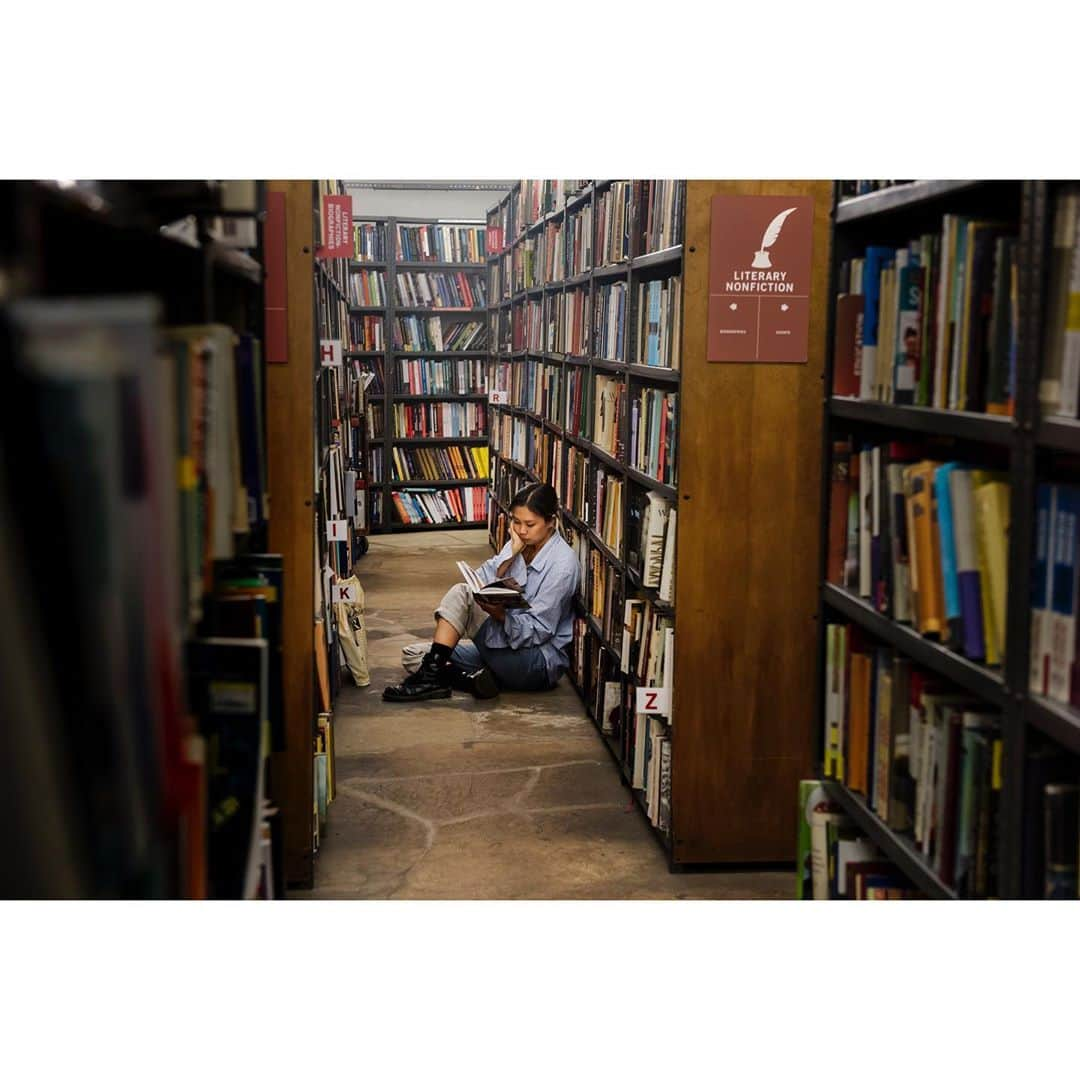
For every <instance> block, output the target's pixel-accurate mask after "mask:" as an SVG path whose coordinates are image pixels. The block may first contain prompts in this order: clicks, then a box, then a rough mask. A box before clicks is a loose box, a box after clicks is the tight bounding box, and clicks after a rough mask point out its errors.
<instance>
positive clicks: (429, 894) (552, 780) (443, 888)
mask: <svg viewBox="0 0 1080 1080" xmlns="http://www.w3.org/2000/svg"><path fill="white" fill-rule="evenodd" d="M489 554H490V549H489V548H488V546H487V542H486V535H485V534H484V533H483V532H477V531H475V530H473V531H465V530H462V531H454V530H450V531H446V532H427V533H408V534H399V535H392V536H375V537H372V538H371V546H370V550H369V552H368V554H367V555H366V556H365V558H364V560H363V563H362V566H361V573H360V577H361V580H362V583H363V586H364V589H365V597H366V607H367V636H368V664H369V669H370V673H371V684H370V686H368V687H365V688H362V689H361V688H358V687H353V686H351V685H350V686H346V687H345V688H343V689H342V690H341V692H340V695H339V697H338V699H337V703H336V707H335V722H336V724H337V734H336V738H337V762H336V764H337V797H336V799H335V802H334V806H333V812H332V813H331V814H329V815H328V819H327V832H326V834H325V835H324V836H323V838H322V843H321V847H320V850H319V857H318V859H317V860H316V861H315V888H314V890H310V891H308V890H297V891H295V892H292V893H290V896H291V897H294V898H296V899H395V900H404V899H429V900H436V899H507V900H508V899H608V900H611V899H674V898H703V899H707V898H712V899H751V898H752V899H787V898H790V897H791V896H792V894H793V891H794V886H793V881H792V877H793V875H792V874H791V873H786V872H772V871H770V872H759V871H755V872H741V873H740V872H726V873H687V874H670V873H669V872H668V866H667V860H666V858H665V856H664V852H663V851H662V850H661V848H660V846H659V844H657V842H656V840H655V838H654V836H653V835H652V830H651V829H650V827H649V825H648V823H647V822H646V821H645V819H644V817H643V815H642V814H640V813H639V812H638V811H637V809H636V808H635V807H634V806H633V805H632V801H631V797H630V789H629V788H627V787H625V786H624V785H623V783H622V780H621V778H620V775H619V772H618V770H617V769H616V768H615V766H614V764H613V762H612V759H611V757H610V755H609V754H608V752H607V750H606V748H605V747H604V744H603V742H602V741H601V738H600V736H599V734H598V733H597V730H596V728H595V727H594V725H593V724H592V722H591V721H590V720H589V719H588V717H587V716H586V715H585V711H584V709H583V707H582V703H581V699H580V698H579V697H578V695H577V694H576V693H575V692H574V690H573V688H572V687H571V685H570V683H569V681H568V680H567V679H566V678H565V677H564V679H563V681H562V682H561V683H560V684H559V686H558V687H557V688H556V689H555V690H554V691H552V692H551V693H548V694H536V695H530V694H507V693H504V694H501V695H499V696H498V697H496V698H493V699H491V700H487V701H479V700H475V699H473V698H472V697H469V696H466V695H462V694H458V693H455V694H454V696H453V698H451V699H450V700H447V701H429V702H423V703H421V704H419V705H417V706H415V707H403V706H401V705H394V704H388V703H384V702H383V701H382V698H381V694H382V688H383V687H384V686H385V685H386V684H387V683H389V682H396V681H398V680H399V679H400V677H401V673H402V672H401V663H400V661H401V647H402V646H403V645H407V644H410V643H412V642H417V641H424V640H430V634H431V626H432V621H431V610H432V608H433V606H434V604H435V602H436V601H437V600H438V597H439V596H440V595H441V594H442V593H443V592H444V591H445V590H446V588H448V587H449V586H450V585H452V584H453V583H454V581H455V580H456V570H455V563H456V562H457V560H459V559H461V560H464V561H466V562H468V563H469V564H470V565H474V566H475V565H477V564H478V563H479V562H481V561H483V560H484V559H486V558H488V556H489Z"/></svg>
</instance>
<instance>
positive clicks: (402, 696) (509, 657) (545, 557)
mask: <svg viewBox="0 0 1080 1080" xmlns="http://www.w3.org/2000/svg"><path fill="white" fill-rule="evenodd" d="M558 508H559V502H558V496H557V495H556V494H555V489H554V488H553V487H552V486H551V485H550V484H529V485H527V486H526V487H524V488H522V489H521V490H520V491H519V492H518V493H517V494H516V495H515V496H514V499H513V502H511V503H510V539H509V540H507V542H506V544H505V545H504V547H503V549H502V551H500V552H499V553H498V554H497V555H495V556H493V557H492V558H490V559H488V560H487V562H485V563H484V564H483V565H482V566H480V567H479V569H478V570H477V572H476V573H477V577H479V578H480V580H481V581H482V582H483V583H484V584H485V585H490V584H492V583H493V582H495V581H498V580H501V579H506V578H509V579H512V580H513V582H514V583H515V584H517V585H519V586H521V590H522V594H523V595H524V598H525V600H527V601H528V606H527V607H522V608H517V607H513V606H509V605H507V604H506V603H502V602H489V601H486V600H479V599H476V598H475V597H474V595H473V590H472V588H470V586H468V585H466V584H465V583H461V584H458V585H455V586H454V587H453V588H452V589H450V590H449V592H447V594H446V595H445V596H444V597H443V598H442V600H441V601H440V603H439V606H438V607H437V608H436V609H435V639H434V642H433V644H432V645H431V647H430V649H427V650H426V652H424V654H423V656H422V658H421V656H420V653H421V651H423V646H406V648H405V649H403V650H402V662H403V665H404V666H405V668H406V670H411V671H412V672H413V673H412V674H411V675H409V677H408V678H407V679H405V681H404V682H402V683H400V684H399V685H397V686H388V687H386V689H385V690H383V700H384V701H428V700H430V699H432V698H447V697H449V696H450V691H451V687H454V688H455V689H459V690H469V691H471V692H472V693H473V694H475V695H476V696H477V697H491V696H493V695H494V694H497V693H498V692H499V691H500V690H549V689H551V688H552V687H553V686H555V684H556V683H557V682H558V681H559V679H560V677H561V676H562V673H563V672H564V671H565V670H566V669H567V667H568V666H569V661H568V659H567V655H566V649H567V646H568V645H569V644H570V641H571V639H572V637H573V628H574V617H573V613H572V610H571V607H572V603H573V598H574V593H575V592H577V587H578V580H579V577H580V570H579V568H578V560H577V556H576V555H575V554H574V551H573V549H572V548H571V547H570V545H569V544H567V542H566V541H565V540H564V539H563V538H562V537H561V536H560V535H559V533H558V531H557V529H556V522H555V515H556V513H557V511H558ZM465 638H470V639H471V641H464V640H463V639H465Z"/></svg>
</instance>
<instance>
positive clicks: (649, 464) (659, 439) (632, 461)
mask: <svg viewBox="0 0 1080 1080" xmlns="http://www.w3.org/2000/svg"><path fill="white" fill-rule="evenodd" d="M678 415H679V395H678V392H677V391H674V390H663V389H659V388H657V387H649V386H633V387H632V388H631V397H630V453H629V459H628V463H629V465H630V466H631V468H633V469H636V470H637V471H638V472H640V473H644V474H645V475H646V476H651V477H652V478H653V479H654V480H658V481H660V483H662V484H669V485H672V486H674V485H675V484H676V482H677V475H678V473H677V468H676V460H675V447H676V446H677V445H678V433H677V431H676V418H677V417H678Z"/></svg>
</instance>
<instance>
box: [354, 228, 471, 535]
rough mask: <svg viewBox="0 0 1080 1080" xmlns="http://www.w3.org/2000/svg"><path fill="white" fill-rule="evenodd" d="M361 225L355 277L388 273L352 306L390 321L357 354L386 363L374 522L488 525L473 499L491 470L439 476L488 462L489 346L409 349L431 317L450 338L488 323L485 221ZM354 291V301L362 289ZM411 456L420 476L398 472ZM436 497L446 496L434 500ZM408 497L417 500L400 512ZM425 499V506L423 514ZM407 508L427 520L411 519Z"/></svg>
mask: <svg viewBox="0 0 1080 1080" xmlns="http://www.w3.org/2000/svg"><path fill="white" fill-rule="evenodd" d="M354 230H355V232H356V245H357V250H356V253H355V254H356V256H357V257H355V258H354V259H353V260H352V261H351V262H350V264H349V269H350V272H351V273H352V275H353V278H354V280H355V278H356V277H357V275H358V274H361V273H363V272H366V271H368V270H372V269H374V270H376V271H378V272H380V273H382V274H383V275H384V278H383V281H384V288H383V296H382V302H381V303H380V304H371V305H365V306H353V307H351V308H350V312H351V314H352V316H353V317H354V318H355V317H358V316H369V317H375V318H380V319H381V320H382V324H383V335H384V341H383V345H384V347H383V349H382V350H380V351H367V352H362V353H361V352H356V353H352V354H351V355H353V356H355V357H357V358H358V360H359V362H360V363H362V364H363V365H364V366H365V367H368V368H370V369H375V368H378V369H379V370H380V373H381V375H380V380H379V381H380V383H381V385H382V388H383V392H382V393H381V394H379V395H378V397H377V398H373V399H372V403H373V405H374V406H375V407H376V409H377V410H378V416H377V417H376V416H371V417H369V426H371V424H372V423H373V424H374V425H377V427H378V432H379V434H378V436H377V437H375V436H374V433H372V437H371V447H372V450H373V452H374V453H375V454H376V455H378V456H379V460H380V462H381V472H380V475H381V480H380V482H379V483H378V484H377V485H374V486H373V487H372V489H371V490H372V498H371V515H372V529H373V531H375V532H407V531H415V530H424V529H430V528H435V527H441V528H447V527H450V526H452V525H457V526H458V527H460V528H483V527H484V525H485V524H486V521H487V507H486V505H480V503H479V502H477V503H476V505H474V494H473V489H476V488H480V487H485V488H486V477H485V476H473V475H463V476H461V478H460V479H459V480H457V481H454V482H451V481H446V482H442V481H435V480H432V479H431V476H432V475H435V476H446V475H448V471H449V472H455V473H457V474H459V475H460V474H462V473H469V472H474V471H476V470H478V469H479V468H480V466H481V464H482V463H481V462H476V461H475V460H474V458H475V455H474V454H473V453H472V451H473V450H474V449H477V450H483V451H484V452H485V453H486V445H487V412H486V410H487V404H486V401H487V399H486V395H485V394H484V381H483V360H484V358H485V357H486V356H487V352H486V350H485V349H483V348H463V349H454V348H448V349H441V350H440V349H426V350H425V349H421V348H419V347H417V348H412V349H409V348H406V347H405V345H406V336H407V334H408V333H410V332H417V333H423V332H424V327H425V325H426V323H427V321H428V320H429V319H433V318H437V319H438V320H439V326H440V329H441V332H442V333H443V334H444V335H445V336H446V338H447V339H450V338H451V337H452V336H453V335H454V333H455V332H456V330H457V328H462V327H465V326H467V325H468V324H469V323H470V322H472V321H479V322H480V324H481V327H483V325H484V324H485V323H486V318H487V315H486V303H485V297H484V295H483V290H482V288H481V287H479V286H482V285H483V283H484V277H485V271H486V261H485V251H484V246H483V241H484V236H483V223H482V222H475V221H456V220H449V219H435V218H398V217H357V218H355V220H354ZM470 242H471V247H470ZM361 246H363V251H362V250H361ZM375 251H379V252H381V258H378V259H374V258H363V259H361V258H360V255H361V254H362V253H369V254H370V253H372V252H375ZM352 295H353V296H354V298H355V295H356V294H355V290H354V292H353V294H352ZM423 343H424V342H423V340H422V339H421V340H419V341H414V344H417V345H419V344H423ZM466 343H467V344H471V343H470V342H466ZM443 344H449V340H447V341H444V342H443ZM425 391H426V392H425ZM447 432H450V433H451V434H447ZM429 452H431V453H430V454H429ZM436 452H438V453H437V454H436ZM459 453H464V454H465V455H467V459H466V461H464V462H462V461H460V460H459V458H458V455H459ZM402 455H404V456H406V457H408V459H409V460H408V462H406V465H407V467H408V468H409V470H410V472H412V473H413V475H415V476H417V479H412V480H410V479H404V478H402V477H400V476H398V475H397V473H398V471H399V470H398V468H397V461H398V459H399V458H401V457H402ZM421 459H426V460H421ZM439 492H443V493H445V494H444V495H438V494H437V493H439ZM433 495H434V496H435V499H436V500H437V501H434V502H432V501H431V497H432V496H433ZM399 500H402V501H403V502H405V503H407V504H409V505H407V506H406V507H402V508H401V509H399V506H398V501H399ZM417 504H423V510H422V511H418V509H417ZM406 511H408V514H409V516H410V517H416V518H421V519H422V520H419V521H408V522H406V521H403V520H402V514H403V513H405V512H406Z"/></svg>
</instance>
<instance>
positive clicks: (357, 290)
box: [349, 270, 386, 307]
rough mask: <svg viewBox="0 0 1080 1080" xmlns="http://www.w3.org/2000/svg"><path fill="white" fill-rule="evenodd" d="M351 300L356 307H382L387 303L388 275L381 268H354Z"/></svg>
mask: <svg viewBox="0 0 1080 1080" xmlns="http://www.w3.org/2000/svg"><path fill="white" fill-rule="evenodd" d="M349 300H350V302H351V303H352V304H353V305H355V306H356V307H382V306H383V304H385V303H386V275H385V274H384V273H383V272H382V271H381V270H353V272H352V273H351V274H350V275H349Z"/></svg>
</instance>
